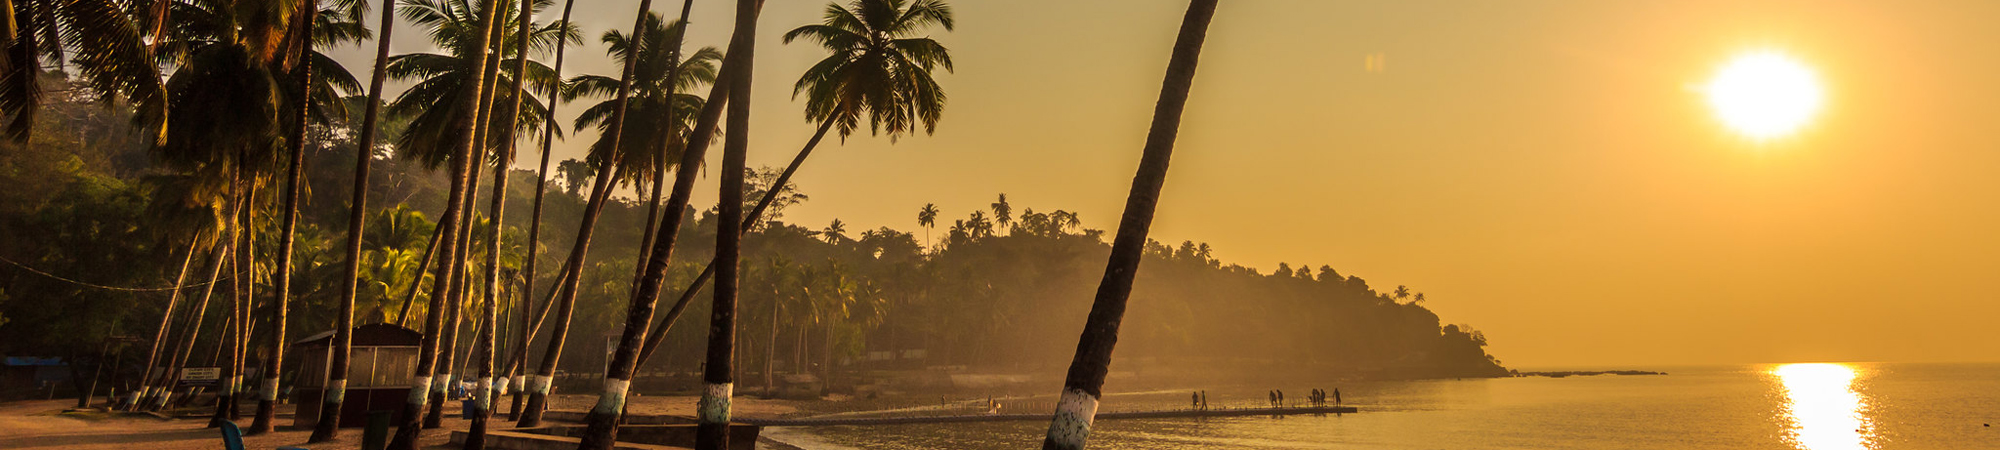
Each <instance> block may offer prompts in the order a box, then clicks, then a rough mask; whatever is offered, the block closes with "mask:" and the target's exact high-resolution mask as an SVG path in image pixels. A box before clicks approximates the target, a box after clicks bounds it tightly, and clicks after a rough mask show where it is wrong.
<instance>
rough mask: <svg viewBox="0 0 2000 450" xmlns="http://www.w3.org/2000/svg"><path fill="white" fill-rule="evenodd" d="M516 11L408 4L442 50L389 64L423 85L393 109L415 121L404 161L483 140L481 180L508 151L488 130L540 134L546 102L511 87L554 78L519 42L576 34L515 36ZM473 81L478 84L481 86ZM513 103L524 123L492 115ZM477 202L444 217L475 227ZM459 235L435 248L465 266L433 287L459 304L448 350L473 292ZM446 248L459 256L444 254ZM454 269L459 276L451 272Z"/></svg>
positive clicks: (451, 317)
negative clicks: (466, 295)
mask: <svg viewBox="0 0 2000 450" xmlns="http://www.w3.org/2000/svg"><path fill="white" fill-rule="evenodd" d="M548 4H549V2H548V1H546V0H543V1H539V2H533V3H532V5H534V6H535V7H544V6H547V5H548ZM482 6H492V7H493V8H490V9H494V10H495V12H493V14H495V17H496V19H495V20H497V21H498V23H494V24H491V25H492V27H487V26H486V25H488V24H486V23H484V22H482V21H481V20H482V19H481V17H482V14H485V13H486V12H485V10H486V9H489V8H483V7H482ZM513 9H515V8H509V7H508V3H505V2H489V4H481V5H474V4H473V3H472V2H471V1H470V0H418V1H413V2H409V3H405V4H404V5H403V6H402V10H401V13H402V15H403V18H404V19H405V20H408V21H410V22H411V23H413V24H416V25H418V26H422V27H426V28H429V29H430V33H429V37H430V40H431V42H432V44H433V45H435V46H437V47H438V48H440V49H442V50H443V52H442V53H412V54H405V55H398V56H395V57H393V58H390V61H389V67H388V74H389V75H390V76H391V77H396V78H405V79H407V78H418V79H421V81H418V82H417V83H416V84H415V85H413V86H411V88H410V89H409V90H406V91H404V92H403V94H402V95H400V96H398V97H397V99H396V101H395V102H394V103H392V104H390V105H389V108H390V110H389V113H390V114H391V115H398V116H403V117H409V118H410V123H409V127H408V129H407V130H406V131H405V133H404V134H403V135H402V136H401V137H400V138H399V139H398V142H397V144H396V147H397V148H398V149H399V153H398V156H400V157H403V158H405V159H410V160H415V161H418V162H420V163H422V164H424V165H426V166H429V167H432V168H435V167H437V166H439V165H442V164H443V163H445V162H446V161H448V160H449V158H450V157H451V155H452V154H453V151H452V150H451V149H453V148H454V146H456V145H461V144H460V143H462V142H473V141H476V142H478V143H479V145H478V146H477V148H475V149H474V153H472V154H471V157H472V158H473V163H474V166H473V169H472V170H473V171H474V173H473V174H471V175H469V176H470V178H471V179H477V178H478V174H477V172H478V171H479V170H483V168H484V167H485V166H484V165H482V163H481V161H488V160H495V161H498V160H500V159H503V158H502V157H503V156H505V155H500V154H497V153H498V152H493V151H491V150H501V151H504V150H505V147H504V146H496V145H493V142H492V141H493V140H494V139H492V138H490V137H489V134H491V135H496V136H497V135H499V134H501V133H488V132H487V130H488V129H495V130H507V129H513V128H517V127H518V128H527V129H534V128H535V127H538V126H541V125H542V119H543V118H544V117H545V115H544V114H543V113H542V104H541V103H540V101H538V100H536V99H535V98H534V96H533V95H532V94H531V93H530V92H528V91H527V90H526V89H522V88H519V86H523V85H524V84H515V83H510V81H512V80H513V79H516V78H526V81H532V82H534V84H533V85H532V86H542V85H544V84H545V82H547V81H550V80H551V79H553V78H554V77H555V75H554V72H553V71H552V70H550V69H548V68H547V67H545V66H542V65H541V64H539V63H535V62H532V61H527V62H523V61H522V60H523V58H526V55H524V54H522V53H523V52H521V51H519V49H520V48H522V46H521V45H518V44H519V41H520V40H522V39H526V40H528V44H529V45H528V46H527V47H528V48H548V47H549V46H551V45H558V44H559V43H561V42H563V41H565V40H572V39H573V38H574V33H572V32H570V30H568V29H567V28H565V27H558V26H553V25H551V26H534V27H529V28H530V31H529V32H528V33H526V34H523V33H519V32H509V30H510V29H514V28H518V26H516V27H510V26H509V25H520V22H519V21H521V20H527V19H526V18H525V17H526V15H523V14H512V13H511V12H512V10H513ZM503 13H504V14H503ZM503 67H513V68H516V70H501V68H503ZM522 69H524V70H522ZM489 75H491V76H489ZM474 81H479V82H478V83H474ZM513 101H520V102H521V105H522V106H521V107H522V108H524V109H525V110H526V111H529V112H530V113H529V114H521V115H518V117H517V116H515V115H508V117H501V116H502V115H500V114H487V113H486V112H487V111H488V110H489V109H491V108H489V106H490V105H493V104H500V103H501V102H513ZM461 120H466V121H471V122H472V123H474V124H476V125H477V126H475V127H474V128H471V129H459V128H457V127H456V125H455V124H456V123H458V121H461ZM509 136H511V135H509ZM496 167H504V165H499V166H496ZM468 189H469V188H468ZM468 198H477V194H476V193H469V195H468ZM473 201H475V200H467V203H466V204H467V205H468V206H467V207H466V208H463V209H460V210H457V211H458V213H459V216H460V217H456V218H442V219H444V220H457V221H461V222H463V223H471V222H470V221H471V220H472V218H471V216H472V214H471V213H472V212H473V210H474V209H475V208H473V207H471V206H470V205H472V204H473V203H472V202H473ZM439 228H440V229H439V230H438V232H439V233H442V232H443V231H444V230H443V227H439ZM452 231H453V232H456V233H458V234H455V235H446V234H440V235H439V236H436V237H434V239H438V240H440V241H451V242H452V243H451V244H450V245H444V246H433V248H436V249H438V250H439V251H433V252H432V253H434V254H435V256H432V257H435V258H438V259H439V260H441V261H444V260H453V259H457V260H461V261H456V262H453V263H449V264H437V265H436V268H437V269H438V270H437V272H436V273H437V278H438V279H439V280H440V281H439V282H438V283H437V284H436V285H435V286H434V288H435V287H442V286H451V287H453V288H454V289H447V290H442V291H437V292H444V293H447V295H448V296H449V297H451V298H449V299H447V300H449V302H448V303H446V304H447V305H451V306H453V307H452V308H448V309H447V310H444V311H438V313H442V314H446V317H447V318H446V319H445V322H446V325H447V326H446V328H445V331H444V333H445V335H444V336H443V344H442V347H443V348H446V349H452V348H456V346H455V344H456V342H457V333H456V330H457V329H458V327H457V326H456V324H457V322H458V321H457V319H456V317H457V312H458V310H459V308H457V306H460V305H463V304H464V302H463V301H461V299H460V298H459V297H460V296H461V294H462V293H463V292H466V291H465V290H464V289H463V288H462V287H463V285H464V284H463V283H459V282H458V280H460V279H462V278H465V276H464V275H465V273H464V272H465V268H466V267H467V266H468V265H467V264H465V263H464V262H463V261H462V260H463V259H464V257H465V254H466V253H468V249H469V245H470V244H469V243H468V241H467V239H468V238H469V236H470V234H469V233H468V231H469V230H468V229H466V228H463V227H460V228H454V229H452ZM446 248H449V249H453V251H451V252H444V251H442V250H443V249H446ZM432 257H426V259H430V258H432ZM447 267H449V268H452V270H444V269H445V268H447ZM434 290H435V289H434ZM453 360H454V357H453V356H452V353H446V354H445V356H444V359H443V361H444V362H445V363H446V364H444V365H442V366H440V367H439V368H438V373H437V375H438V376H439V377H440V380H439V383H438V384H435V385H433V386H432V387H433V392H432V394H431V395H432V397H433V398H434V399H441V398H442V397H443V393H444V387H443V386H444V385H445V384H448V382H449V379H450V373H451V369H452V365H451V364H450V363H451V362H453ZM441 403H442V402H441V401H440V402H439V403H433V404H430V406H431V409H430V414H429V416H427V417H426V419H425V421H424V424H425V425H426V426H427V427H435V426H436V424H438V423H439V422H438V420H439V419H438V418H439V417H440V416H442V415H443V408H442V406H443V405H442V404H441Z"/></svg>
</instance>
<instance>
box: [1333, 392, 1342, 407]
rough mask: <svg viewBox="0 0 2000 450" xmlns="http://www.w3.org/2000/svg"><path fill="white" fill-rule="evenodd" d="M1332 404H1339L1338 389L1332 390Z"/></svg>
mask: <svg viewBox="0 0 2000 450" xmlns="http://www.w3.org/2000/svg"><path fill="white" fill-rule="evenodd" d="M1333 404H1335V405H1338V404H1340V388H1333Z"/></svg>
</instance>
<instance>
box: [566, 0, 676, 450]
mask: <svg viewBox="0 0 2000 450" xmlns="http://www.w3.org/2000/svg"><path fill="white" fill-rule="evenodd" d="M693 6H694V1H693V0H687V1H686V2H685V3H684V4H683V5H682V6H681V16H682V17H686V16H687V14H688V11H689V9H690V8H692V7H693ZM652 9H653V0H639V11H638V12H637V13H635V14H634V16H633V17H634V18H633V19H632V33H631V34H630V35H629V36H633V37H634V39H637V40H635V41H633V42H634V44H633V45H631V46H630V48H629V49H628V50H627V51H629V52H631V53H630V54H629V55H626V57H625V71H624V73H623V74H622V75H621V76H619V79H618V100H617V105H618V109H617V111H616V112H614V113H613V114H612V119H611V120H612V122H611V127H610V128H609V129H608V130H606V132H607V133H610V137H611V142H610V146H609V148H611V149H613V151H612V152H611V153H612V155H614V156H612V157H611V158H607V159H608V160H613V161H614V162H615V160H616V159H617V158H618V157H617V156H616V155H618V154H619V153H620V152H619V151H617V149H619V148H621V146H622V143H621V142H622V141H623V140H624V132H625V121H626V119H627V117H628V113H629V111H628V110H629V109H630V108H629V107H630V106H631V100H632V78H633V76H634V74H635V73H636V72H637V71H638V68H639V55H640V51H641V49H640V46H639V45H638V44H637V42H639V41H641V40H643V39H642V38H640V36H643V35H644V34H645V26H646V18H647V17H648V16H649V15H650V14H648V13H650V12H651V11H652ZM681 28H682V29H683V30H685V29H686V27H685V26H683V27H681ZM679 36H680V35H679V34H678V33H677V34H676V38H675V39H674V40H673V42H671V43H670V44H669V45H670V46H671V48H672V49H673V50H672V51H673V52H674V53H675V54H678V53H679V52H680V39H679ZM674 59H676V58H672V57H670V58H668V64H671V65H670V66H669V69H668V70H667V80H668V82H667V86H669V87H668V89H667V95H666V96H667V98H669V99H671V98H673V95H674V94H673V88H672V86H673V81H672V80H673V79H674V77H675V76H676V75H677V74H676V72H678V71H679V70H680V64H678V62H677V61H674ZM667 109H668V110H669V111H672V110H673V108H672V107H671V106H670V107H668V108H667ZM668 120H669V122H668V123H672V122H671V121H672V116H671V115H669V116H668ZM662 156H663V155H662ZM663 159H664V158H662V157H659V156H656V157H655V158H654V160H655V161H660V160H663ZM611 167H613V165H606V166H605V167H604V168H601V169H599V172H609V171H610V170H609V169H610V168H611ZM598 175H599V176H600V177H602V176H604V175H607V174H606V173H599V174H598ZM662 176H665V174H662V173H658V172H655V173H654V174H653V177H654V179H655V180H659V179H661V178H660V177H662ZM598 181H600V182H602V181H605V179H604V178H599V179H598ZM654 185H655V188H654V198H656V199H657V198H658V197H659V191H658V185H659V183H657V182H656V183H654ZM656 202H657V201H656ZM655 212H657V208H656V211H655ZM646 225H647V226H649V227H650V226H651V225H652V224H651V223H650V222H649V223H647V224H646ZM665 241H666V240H664V239H663V240H662V242H665ZM581 250H583V249H582V248H579V249H578V251H579V252H580V251H581ZM571 284H574V280H572V283H571ZM634 288H635V289H636V288H637V286H636V285H635V286H634ZM575 295H576V293H575V291H574V290H571V291H569V292H568V295H567V296H575ZM565 303H567V302H565ZM652 319H653V305H652V303H650V302H640V301H632V302H631V305H629V308H628V311H627V314H626V316H625V331H624V332H623V333H622V334H621V336H620V338H619V341H618V350H616V351H615V352H614V353H613V354H612V357H611V363H610V364H609V367H606V368H605V371H604V389H603V391H601V392H600V393H599V394H598V396H597V406H595V407H592V408H591V409H590V413H589V414H587V415H585V416H584V419H583V421H584V425H585V429H584V432H583V436H580V443H579V444H577V448H578V449H581V450H608V449H610V448H611V446H612V444H613V442H614V441H615V439H616V438H617V435H618V417H619V416H620V415H621V414H623V413H624V411H625V394H626V392H627V391H628V390H629V389H630V388H631V387H632V372H633V369H634V367H636V366H635V364H634V363H635V362H636V361H634V359H635V358H634V356H635V355H636V353H637V352H638V347H639V343H640V342H641V341H643V340H644V339H645V336H644V335H643V333H645V332H646V328H647V327H648V325H650V324H648V323H647V322H648V321H651V320H652ZM628 347H629V348H628Z"/></svg>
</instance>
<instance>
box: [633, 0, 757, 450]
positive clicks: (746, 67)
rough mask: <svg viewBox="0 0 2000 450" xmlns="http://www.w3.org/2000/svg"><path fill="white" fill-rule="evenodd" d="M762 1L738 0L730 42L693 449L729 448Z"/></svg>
mask: <svg viewBox="0 0 2000 450" xmlns="http://www.w3.org/2000/svg"><path fill="white" fill-rule="evenodd" d="M760 3H761V2H760V1H758V0H737V1H736V33H735V36H733V37H732V39H730V43H729V59H730V60H731V62H730V63H729V65H730V66H734V67H732V69H733V71H734V72H733V73H732V75H733V76H734V79H733V80H730V84H729V91H730V92H729V99H730V100H731V101H730V102H729V127H728V128H727V129H728V130H729V136H728V138H727V140H725V141H723V145H722V187H721V191H720V192H721V197H722V198H721V199H720V200H717V202H718V203H719V204H718V205H717V208H718V209H720V210H721V211H720V214H721V215H722V221H721V222H719V223H718V224H717V225H716V232H715V260H716V263H718V265H720V266H721V270H718V272H720V273H718V274H717V275H718V276H717V278H719V279H718V280H716V283H715V302H714V303H713V304H712V306H711V307H710V308H709V322H708V357H707V358H706V362H705V363H703V365H702V377H701V378H702V382H703V384H705V385H706V389H703V390H702V395H701V402H700V404H699V406H697V407H696V409H697V411H698V413H699V417H698V418H697V423H696V425H695V427H696V428H695V442H694V448H695V449H696V450H724V449H727V448H729V397H730V393H731V392H732V391H733V390H734V389H735V385H736V374H735V372H736V361H735V352H736V288H737V284H736V283H737V275H736V270H737V269H738V268H739V262H740V260H739V259H740V258H741V257H742V251H743V248H742V246H743V228H744V225H743V224H742V223H739V222H737V221H736V220H735V219H736V218H737V217H740V216H741V215H742V214H743V173H744V171H745V168H744V159H745V157H746V154H747V153H749V149H750V80H751V79H752V78H751V73H752V66H751V63H752V62H753V61H756V59H754V57H753V55H755V50H756V47H757V33H756V28H757V12H758V11H757V7H758V6H759V4H760ZM783 186H784V183H783V182H782V181H781V182H779V183H776V184H773V185H772V188H771V191H772V192H777V191H780V190H782V189H780V188H781V187H783ZM676 215H678V214H676ZM648 303H651V302H650V301H649V302H648ZM647 306H649V307H648V308H647V310H646V311H645V312H646V313H647V316H646V317H645V318H646V319H651V318H652V317H651V315H652V314H651V313H652V311H651V308H650V306H651V305H650V304H649V305H647ZM633 312H634V313H635V315H634V316H633V318H635V319H636V318H639V316H637V315H636V313H637V312H639V311H638V310H634V311H633ZM635 325H636V326H635ZM646 325H647V324H646V323H645V322H640V321H628V322H626V324H625V336H624V338H625V339H624V341H623V342H620V343H619V346H618V347H619V351H618V354H619V356H621V358H619V361H617V362H614V368H617V369H624V370H625V371H626V372H628V376H629V372H630V370H631V369H632V367H634V366H636V365H637V363H638V361H637V359H638V358H637V357H638V355H637V354H636V353H637V351H638V350H639V348H638V347H639V341H640V340H641V337H642V334H641V333H644V332H645V331H646ZM619 364H623V365H622V366H621V365H619Z"/></svg>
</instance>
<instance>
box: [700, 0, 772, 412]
mask: <svg viewBox="0 0 2000 450" xmlns="http://www.w3.org/2000/svg"><path fill="white" fill-rule="evenodd" d="M757 6H758V0H737V1H736V32H735V36H734V37H733V38H732V39H731V40H730V45H729V47H730V50H729V56H728V59H730V60H733V61H734V64H732V65H734V66H737V67H736V69H737V71H736V73H735V74H734V75H735V76H734V78H735V80H734V81H733V82H731V83H730V85H729V91H730V93H729V99H730V102H729V126H728V133H729V136H728V140H726V141H724V142H723V145H722V187H721V191H720V192H721V197H722V198H721V199H720V200H717V201H718V202H719V203H720V204H719V205H718V208H719V209H720V210H721V215H722V217H724V218H726V219H728V220H723V221H721V223H719V224H717V230H716V239H715V254H716V258H715V260H716V265H717V268H716V281H715V302H714V304H713V306H712V308H711V313H710V315H709V325H708V358H707V360H708V363H707V365H706V366H705V367H704V368H703V369H704V370H703V373H702V382H703V383H704V384H706V385H707V386H706V389H704V390H703V391H702V396H701V402H700V406H698V407H697V410H698V413H699V417H698V418H697V420H698V421H699V422H698V423H697V424H696V428H695V445H694V447H695V449H697V450H724V449H727V448H729V409H730V408H729V397H730V394H731V391H733V390H734V386H735V372H736V361H734V360H733V358H731V357H732V356H733V355H732V353H733V352H734V351H735V348H736V287H737V269H738V268H739V264H738V263H739V261H738V259H739V257H741V256H742V251H743V249H742V244H743V226H742V224H741V223H739V222H737V221H736V220H733V219H735V218H737V217H741V216H742V214H743V166H744V158H745V155H746V153H748V151H749V149H750V81H751V80H752V79H754V78H753V77H752V76H751V74H752V73H754V72H755V66H754V63H755V62H756V58H755V54H756V48H757V32H756V31H757Z"/></svg>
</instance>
